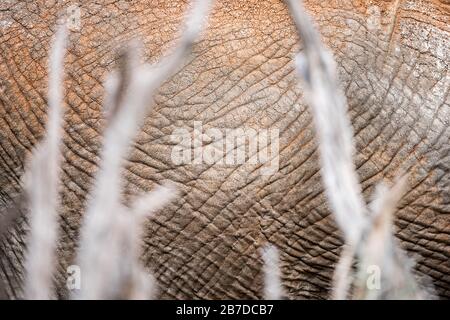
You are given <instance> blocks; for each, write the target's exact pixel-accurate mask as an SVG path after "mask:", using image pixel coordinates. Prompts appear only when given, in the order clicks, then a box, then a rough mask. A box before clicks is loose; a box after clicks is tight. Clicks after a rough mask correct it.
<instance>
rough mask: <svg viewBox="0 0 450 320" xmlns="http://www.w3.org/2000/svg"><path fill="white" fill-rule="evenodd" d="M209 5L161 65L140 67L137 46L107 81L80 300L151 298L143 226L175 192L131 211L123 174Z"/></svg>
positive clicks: (198, 9) (160, 192) (201, 6)
mask: <svg viewBox="0 0 450 320" xmlns="http://www.w3.org/2000/svg"><path fill="white" fill-rule="evenodd" d="M210 3H211V1H210V0H207V1H198V2H197V3H196V5H195V6H194V9H193V10H192V12H191V15H190V17H189V18H188V20H187V31H186V32H185V33H184V34H183V36H182V38H181V40H180V45H179V46H178V47H177V49H175V52H174V53H173V54H171V55H169V56H168V57H166V58H164V59H163V60H162V62H160V63H158V64H157V65H156V66H155V65H141V64H140V63H139V58H140V54H139V52H140V50H139V46H138V45H136V44H132V45H131V46H130V48H129V49H128V50H127V51H126V52H125V53H124V54H122V56H121V59H122V62H121V68H120V70H119V72H118V73H116V74H113V76H112V77H111V78H110V79H109V81H108V84H107V86H106V87H107V90H109V91H108V93H107V97H106V99H105V103H106V106H105V109H107V110H109V111H108V117H109V124H108V127H107V128H106V131H105V137H104V147H103V151H102V155H101V159H102V162H101V165H100V169H99V172H98V174H97V177H96V181H95V185H94V189H93V192H92V198H91V201H90V202H89V204H88V207H87V210H86V214H85V218H84V223H83V226H82V229H81V240H80V251H79V255H78V261H79V264H80V267H81V270H82V286H81V292H80V294H79V295H78V298H82V299H101V298H103V299H104V298H107V299H109V298H119V297H121V298H136V297H142V298H150V296H149V295H150V294H151V292H150V291H148V290H150V289H149V288H151V287H153V285H152V283H151V279H150V277H149V276H148V274H146V273H145V272H144V271H143V270H142V267H141V266H140V263H139V256H140V250H139V249H140V245H139V240H140V235H141V228H142V223H141V222H142V218H143V217H145V216H146V213H149V212H152V211H155V210H157V209H158V208H161V207H162V206H164V205H165V204H166V203H167V202H168V201H170V200H171V199H172V198H173V196H174V192H173V188H169V187H165V188H164V187H163V188H158V189H156V191H153V192H151V193H150V194H148V195H146V196H144V197H141V198H139V199H137V200H136V202H135V203H133V204H132V205H131V209H128V208H126V207H124V206H123V205H122V185H123V183H122V181H121V169H122V167H123V161H124V158H125V156H126V154H127V152H128V150H129V148H130V146H131V143H132V141H133V137H134V136H135V134H136V133H137V131H138V129H139V126H140V124H141V123H142V120H143V119H144V118H145V116H146V115H147V113H148V111H149V109H150V107H151V106H152V105H153V95H154V93H155V91H156V90H157V88H158V87H159V86H160V85H161V83H162V82H163V81H165V80H166V79H167V78H168V77H170V76H171V75H172V73H173V72H174V71H175V70H176V68H177V67H178V66H179V65H180V64H181V62H182V60H183V59H184V57H185V56H186V55H187V53H188V52H189V50H190V48H191V47H192V44H193V42H194V41H195V39H196V37H197V36H198V34H199V32H200V30H201V25H202V23H201V22H202V21H203V19H205V16H206V14H207V11H208V8H209V5H210ZM144 206H147V209H145V208H144ZM144 279H146V280H144ZM142 281H144V282H145V284H144V285H142Z"/></svg>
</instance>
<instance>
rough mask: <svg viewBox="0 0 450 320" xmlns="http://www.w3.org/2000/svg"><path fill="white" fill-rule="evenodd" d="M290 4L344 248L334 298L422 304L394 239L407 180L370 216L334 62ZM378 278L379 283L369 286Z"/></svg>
mask: <svg viewBox="0 0 450 320" xmlns="http://www.w3.org/2000/svg"><path fill="white" fill-rule="evenodd" d="M286 2H287V4H288V6H289V8H290V12H291V15H292V18H293V20H294V23H295V26H296V29H297V31H298V34H299V37H300V38H301V39H302V42H303V45H304V48H303V52H302V53H301V54H299V55H298V56H297V59H296V68H297V71H298V73H299V75H300V78H301V79H302V80H303V81H302V83H303V88H304V91H305V98H306V100H307V102H308V103H309V105H310V106H311V111H312V113H313V116H314V122H315V127H316V132H317V135H318V148H319V152H320V156H321V166H322V171H321V174H322V179H323V181H324V184H325V189H326V194H327V197H328V199H329V201H330V204H331V208H332V212H333V214H334V217H335V219H336V222H337V224H338V227H339V228H340V229H341V231H342V232H343V234H344V240H345V243H346V246H345V247H344V250H343V252H342V256H341V259H340V261H339V262H338V264H337V267H336V270H335V275H334V285H333V297H334V298H335V299H345V298H347V296H348V291H349V287H350V285H351V284H352V283H353V284H354V285H355V295H354V297H355V298H364V299H385V298H388V299H402V298H424V297H425V295H424V293H423V291H422V290H421V289H420V288H419V287H418V285H417V282H416V280H415V278H414V276H413V274H412V271H411V268H410V267H409V265H410V264H409V263H408V259H407V258H406V256H405V255H404V254H403V253H402V252H401V250H400V248H399V247H398V245H397V244H396V242H395V239H394V237H393V230H392V229H393V228H392V215H393V213H394V211H395V208H396V205H397V203H398V202H399V200H400V199H401V197H402V195H403V191H404V190H405V185H406V178H401V179H400V180H399V181H398V182H397V183H396V184H395V185H394V187H393V188H392V189H391V190H389V189H387V188H382V189H378V192H377V194H376V198H375V200H374V202H373V204H372V210H369V209H368V208H367V206H366V204H365V202H364V200H363V197H362V193H361V186H360V184H359V182H358V178H357V173H356V170H355V166H354V164H353V152H354V142H353V130H352V127H351V124H350V121H349V118H348V116H347V102H346V99H345V96H344V94H343V92H342V91H341V89H340V85H339V78H338V75H337V69H336V65H335V62H334V59H333V56H332V54H331V52H329V51H328V49H327V48H325V46H324V45H323V44H322V42H321V40H320V35H319V33H318V32H317V31H316V30H315V28H314V26H313V23H312V21H311V19H310V18H309V16H308V15H307V14H306V12H305V10H304V8H303V6H302V4H301V1H299V0H286ZM355 257H356V258H358V260H359V265H358V272H357V277H356V279H355V280H354V281H353V277H352V270H351V267H352V262H353V260H354V258H355ZM372 271H374V272H375V273H374V274H371V272H372ZM376 271H379V274H376ZM377 276H379V281H378V283H373V284H370V283H369V281H370V280H373V279H375V278H377ZM376 282H377V281H376Z"/></svg>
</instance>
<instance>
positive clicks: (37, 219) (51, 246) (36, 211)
mask: <svg viewBox="0 0 450 320" xmlns="http://www.w3.org/2000/svg"><path fill="white" fill-rule="evenodd" d="M66 34H67V31H66V28H65V26H64V27H61V28H60V29H59V30H58V31H57V35H56V38H55V40H54V43H53V47H52V50H51V55H50V60H49V64H50V65H49V68H50V73H49V90H48V104H49V111H48V122H47V128H46V133H47V135H46V137H45V138H44V141H42V142H41V143H40V144H39V145H38V146H37V147H36V149H35V150H34V152H33V154H32V159H31V162H30V167H29V168H28V171H27V173H26V177H25V190H26V192H27V194H28V199H29V205H30V220H29V224H30V228H31V230H30V235H29V239H28V250H27V254H26V258H25V274H26V278H25V297H26V298H28V299H49V298H51V297H52V283H53V272H54V269H55V265H56V264H55V262H56V261H55V249H56V243H57V237H58V212H57V207H58V199H59V196H58V186H59V179H58V177H59V168H60V157H61V155H60V142H61V137H62V133H61V127H62V121H63V118H62V110H61V109H62V100H63V89H62V87H63V70H64V55H65V46H66V45H65V44H66V36H67V35H66Z"/></svg>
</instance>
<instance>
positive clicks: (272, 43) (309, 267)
mask: <svg viewBox="0 0 450 320" xmlns="http://www.w3.org/2000/svg"><path fill="white" fill-rule="evenodd" d="M55 3H56V1H16V0H11V1H2V2H1V3H0V22H1V24H0V205H6V204H9V203H10V202H11V201H12V198H14V197H15V196H16V195H17V194H19V193H20V191H21V189H20V186H19V183H20V177H21V175H22V173H23V169H24V163H25V159H26V156H27V155H28V154H29V152H30V150H31V148H32V146H33V145H34V144H35V143H36V141H38V140H39V138H40V137H41V136H42V134H43V125H44V123H45V121H46V116H45V113H46V88H47V83H46V81H47V75H48V72H47V69H46V68H47V57H48V49H49V41H50V39H51V36H52V35H53V33H54V29H55V24H56V21H57V15H58V14H59V13H60V12H65V10H66V8H67V7H68V6H69V4H72V3H69V2H68V1H66V4H64V1H58V2H57V4H55ZM82 3H83V4H82V5H80V8H81V13H82V20H81V23H82V24H81V29H80V30H79V31H76V30H75V31H72V32H71V35H70V46H69V54H68V57H67V64H66V70H67V74H68V75H67V81H66V84H65V86H66V103H67V109H66V125H65V146H64V167H63V177H62V179H63V182H64V185H63V190H62V195H63V197H62V200H63V207H62V210H61V211H62V213H61V217H62V220H61V225H62V228H61V241H60V246H59V257H60V265H59V268H58V271H59V273H58V276H57V282H58V287H59V294H60V295H61V297H64V296H65V295H66V291H65V289H64V283H65V277H66V273H65V269H66V267H67V266H68V265H70V264H72V263H73V258H74V249H75V246H76V242H77V237H78V228H79V223H80V218H81V216H82V214H83V210H84V200H85V198H86V194H87V192H88V190H89V188H90V186H91V183H92V179H93V174H94V173H95V171H96V169H97V167H96V163H98V160H99V159H98V151H99V148H100V147H101V133H102V131H103V124H104V121H103V120H102V117H103V115H102V111H101V102H102V98H103V87H102V82H103V80H104V79H105V76H106V74H107V72H108V71H109V70H111V69H113V68H114V65H115V59H116V57H117V55H116V50H115V49H116V48H118V47H120V46H121V45H122V44H124V43H126V42H127V41H128V40H129V39H130V38H131V37H133V36H138V35H139V36H141V37H142V38H143V39H144V43H145V48H146V56H147V59H148V60H149V61H155V60H157V59H158V57H159V56H160V55H161V54H162V53H164V52H166V50H167V49H170V48H171V47H172V46H173V44H174V40H175V39H176V38H177V37H178V34H179V33H177V30H178V29H179V25H180V22H181V18H182V15H183V13H184V12H185V9H186V3H185V2H184V1H170V2H169V1H130V2H127V1H123V0H120V1H97V2H94V1H82ZM305 5H306V7H307V8H308V10H309V11H310V12H311V13H312V14H313V16H314V17H315V19H316V21H317V23H318V25H319V29H320V31H321V33H322V35H323V37H324V40H325V42H326V43H327V44H328V45H329V46H330V48H331V49H332V50H333V52H334V53H335V57H336V60H337V61H338V64H339V67H340V70H339V71H340V75H341V78H342V86H343V88H344V90H345V93H346V95H347V97H348V101H349V105H350V115H351V119H352V124H353V126H354V129H355V135H356V140H357V141H356V143H357V155H356V162H357V163H356V164H357V168H358V173H359V175H360V177H361V180H362V184H363V187H364V192H365V196H366V199H369V197H370V195H371V193H372V191H373V187H374V185H375V184H376V183H377V182H379V181H380V180H382V179H387V180H389V179H391V178H392V177H393V176H394V175H396V174H398V173H399V172H400V171H401V170H404V171H408V172H410V173H411V176H410V186H411V189H410V191H409V192H408V193H407V195H406V196H405V197H404V198H403V200H402V202H401V208H400V210H399V212H398V215H397V217H396V227H397V230H396V235H397V236H398V238H399V239H400V240H401V244H402V246H403V248H405V249H407V251H408V252H409V254H410V255H412V256H413V257H414V258H415V259H416V261H417V262H418V264H417V270H418V271H419V274H422V275H427V276H429V277H430V278H431V280H432V281H433V284H434V286H435V289H436V290H437V293H438V294H439V295H440V296H441V297H445V298H449V297H450V265H449V258H450V257H449V256H450V246H449V245H450V237H449V234H450V225H449V222H450V219H449V214H450V145H449V143H450V142H449V141H450V126H449V124H450V123H449V122H450V108H449V102H450V101H449V95H448V91H449V87H450V75H449V71H448V69H449V56H450V43H449V41H448V38H449V32H450V27H449V17H450V9H449V4H448V1H444V0H441V1H438V0H432V1H431V0H429V1H412V0H411V1H406V0H399V1H362V0H361V1H345V0H344V1H307V2H306V4H305ZM375 7H376V8H378V9H376V8H375ZM377 13H379V15H377ZM377 17H379V19H378V18H377ZM378 21H379V23H378ZM298 43H299V41H298V39H297V37H296V34H295V32H294V29H293V26H292V23H291V20H290V18H289V15H288V12H287V9H286V7H285V5H284V4H283V3H282V2H281V1H276V0H254V1H241V0H229V1H217V3H216V4H215V8H214V11H213V14H212V17H211V18H210V23H209V26H208V29H207V31H206V33H204V37H203V38H202V40H201V41H200V42H199V43H198V44H197V45H196V46H195V47H194V50H193V53H192V54H191V55H190V56H189V57H187V59H186V63H185V65H184V66H182V68H180V71H179V72H178V73H177V74H176V75H175V76H174V77H173V78H172V79H171V80H170V81H168V82H167V83H166V84H165V85H164V86H163V87H162V88H161V90H160V92H159V94H158V96H157V97H156V102H157V105H156V106H155V107H154V109H153V111H152V113H151V115H150V116H149V117H148V119H147V120H146V124H145V125H144V128H143V130H142V133H141V134H140V135H139V136H138V139H137V142H136V144H135V148H134V151H133V152H132V154H131V156H130V158H129V162H128V169H127V170H126V172H125V176H126V179H127V182H128V190H129V194H135V193H137V192H139V191H142V190H150V189H151V188H152V187H153V186H154V184H155V183H158V182H159V181H162V180H165V179H169V180H172V181H174V182H176V184H177V185H178V187H179V189H180V190H181V191H182V193H183V195H182V197H181V198H180V199H179V200H178V201H176V202H174V203H173V204H172V205H170V206H169V207H168V208H166V209H165V210H164V211H163V212H161V213H159V214H158V215H157V217H156V218H155V219H154V220H152V221H150V222H149V223H148V234H147V236H146V237H145V250H144V251H145V254H144V257H143V258H144V260H145V261H147V262H148V263H147V264H148V266H149V267H150V268H151V269H152V270H153V272H154V273H155V276H156V278H157V279H158V282H159V284H160V287H161V297H162V298H259V297H261V295H262V290H261V288H262V278H261V260H260V256H259V253H258V250H257V249H258V248H259V247H260V246H261V245H262V244H264V243H266V242H267V241H270V242H272V243H274V244H276V245H277V246H278V247H279V248H280V253H281V260H282V272H283V282H284V285H285V287H286V289H287V292H288V294H289V296H290V297H291V298H326V297H328V294H329V288H330V285H331V276H332V271H333V269H334V264H335V263H336V260H337V258H338V254H339V252H340V248H341V244H342V241H341V237H340V234H339V233H338V232H337V229H336V226H335V223H334V221H333V218H332V216H330V213H329V209H328V206H327V201H326V198H325V196H324V194H323V187H322V183H321V178H320V172H319V167H318V156H317V152H316V147H315V138H314V131H313V126H312V123H311V115H310V113H309V111H308V109H307V107H306V106H305V104H304V102H303V99H302V94H301V89H299V88H298V86H297V79H296V77H295V72H294V65H293V61H292V58H293V55H294V53H296V52H297V51H298V50H299V49H300V48H299V45H298ZM194 121H202V122H203V125H204V127H207V126H211V127H223V128H234V127H252V128H256V129H258V128H279V129H280V169H279V171H278V172H277V173H276V174H274V175H273V176H269V177H263V176H260V175H259V170H258V168H257V166H254V165H240V166H228V167H225V166H212V167H211V166H207V165H182V166H176V165H174V164H173V162H172V160H171V158H170V155H171V150H172V146H173V142H171V139H170V134H171V133H172V131H173V130H174V129H175V128H177V127H190V128H192V127H193V122H194ZM26 229H27V227H26V224H24V223H22V224H19V225H18V226H17V227H16V228H15V229H14V230H11V232H10V233H9V234H8V235H7V237H6V238H5V239H4V240H3V242H2V244H1V247H0V278H1V279H2V280H3V281H5V283H6V291H7V295H8V296H9V297H20V296H21V294H22V292H21V284H22V280H21V278H22V275H21V272H22V260H23V259H22V256H23V250H24V234H25V230H26Z"/></svg>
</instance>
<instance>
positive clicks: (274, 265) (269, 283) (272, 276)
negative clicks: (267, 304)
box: [261, 245, 283, 300]
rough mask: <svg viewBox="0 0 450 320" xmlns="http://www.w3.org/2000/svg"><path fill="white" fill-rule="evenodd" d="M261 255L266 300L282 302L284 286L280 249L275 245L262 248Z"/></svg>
mask: <svg viewBox="0 0 450 320" xmlns="http://www.w3.org/2000/svg"><path fill="white" fill-rule="evenodd" d="M261 254H262V258H263V261H264V265H263V272H264V299H266V300H280V299H282V297H283V286H282V284H281V272H280V258H279V253H278V249H277V248H276V247H275V246H273V245H267V246H265V247H264V248H262V250H261Z"/></svg>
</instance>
